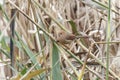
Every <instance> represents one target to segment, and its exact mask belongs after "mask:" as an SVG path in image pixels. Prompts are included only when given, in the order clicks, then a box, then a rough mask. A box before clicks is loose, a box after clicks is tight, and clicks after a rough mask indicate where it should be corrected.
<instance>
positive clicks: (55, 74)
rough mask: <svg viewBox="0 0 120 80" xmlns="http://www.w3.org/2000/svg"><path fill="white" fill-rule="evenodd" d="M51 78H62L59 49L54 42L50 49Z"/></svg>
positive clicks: (56, 79)
mask: <svg viewBox="0 0 120 80" xmlns="http://www.w3.org/2000/svg"><path fill="white" fill-rule="evenodd" d="M52 80H63V78H62V73H61V69H60V59H59V50H58V48H57V46H56V44H55V43H53V49H52Z"/></svg>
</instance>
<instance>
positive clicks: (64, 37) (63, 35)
mask: <svg viewBox="0 0 120 80" xmlns="http://www.w3.org/2000/svg"><path fill="white" fill-rule="evenodd" d="M75 38H76V37H75V35H74V34H72V33H68V32H65V31H61V32H59V33H58V37H57V42H59V43H62V44H68V43H70V42H72V41H73V40H74V39H75Z"/></svg>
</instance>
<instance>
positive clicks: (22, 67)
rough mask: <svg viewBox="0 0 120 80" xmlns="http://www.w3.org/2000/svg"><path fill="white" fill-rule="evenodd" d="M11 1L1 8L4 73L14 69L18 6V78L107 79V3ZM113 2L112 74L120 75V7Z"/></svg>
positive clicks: (0, 30) (3, 74) (16, 58)
mask: <svg viewBox="0 0 120 80" xmlns="http://www.w3.org/2000/svg"><path fill="white" fill-rule="evenodd" d="M5 1H6V2H5V3H4V5H2V6H1V7H2V9H3V10H1V11H0V23H1V25H0V32H1V34H0V51H1V52H0V55H1V58H0V59H1V62H0V64H1V67H0V69H1V70H2V71H1V73H0V74H1V75H2V76H1V77H0V79H2V78H7V76H8V77H10V75H11V73H10V65H9V64H10V63H9V62H10V60H9V59H10V57H9V37H10V34H11V32H10V29H9V25H10V22H11V18H10V15H11V12H10V11H11V9H12V8H16V10H17V13H16V15H15V39H14V40H13V42H14V43H15V45H14V46H15V47H14V55H15V56H14V57H15V63H14V66H15V67H14V69H13V70H14V76H12V77H14V79H16V80H17V79H20V78H22V79H23V78H24V79H25V80H26V78H27V77H28V76H29V78H32V77H34V76H36V75H39V76H36V77H34V78H33V79H41V80H43V79H45V80H50V79H52V80H62V79H63V80H80V79H83V80H96V79H97V80H105V76H106V75H105V71H106V62H105V60H106V49H105V45H106V29H107V28H106V27H107V9H106V10H101V9H96V8H93V7H92V6H90V5H87V4H84V3H83V2H81V1H80V0H39V1H37V0H17V1H16V2H14V1H10V0H8V1H7V0H5ZM114 2H115V3H114V5H116V6H118V7H120V6H119V4H118V3H117V0H116V1H114ZM113 8H115V10H113V12H112V18H111V25H112V26H111V39H110V41H111V42H110V51H109V53H110V65H109V66H110V70H109V72H110V75H109V76H110V79H111V80H116V79H115V78H120V70H119V67H120V62H119V59H120V58H119V55H120V51H119V48H120V46H119V41H120V40H119V38H120V36H119V30H120V29H119V15H118V14H119V9H118V8H116V7H115V6H113ZM4 12H5V13H6V14H7V17H8V18H9V20H8V18H7V17H6V16H5V14H4ZM68 36H69V37H68ZM75 36H77V37H78V36H79V37H80V38H75ZM6 59H7V60H6ZM3 63H4V64H5V65H3ZM111 69H112V70H111ZM32 71H33V72H32ZM2 72H4V73H2ZM29 72H31V74H30V73H29ZM34 72H36V73H34ZM40 76H41V77H40Z"/></svg>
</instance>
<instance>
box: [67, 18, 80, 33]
mask: <svg viewBox="0 0 120 80" xmlns="http://www.w3.org/2000/svg"><path fill="white" fill-rule="evenodd" d="M68 22H69V23H70V25H71V27H72V31H73V34H76V35H77V34H78V32H77V27H76V24H75V23H74V22H73V21H72V20H70V21H68Z"/></svg>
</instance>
